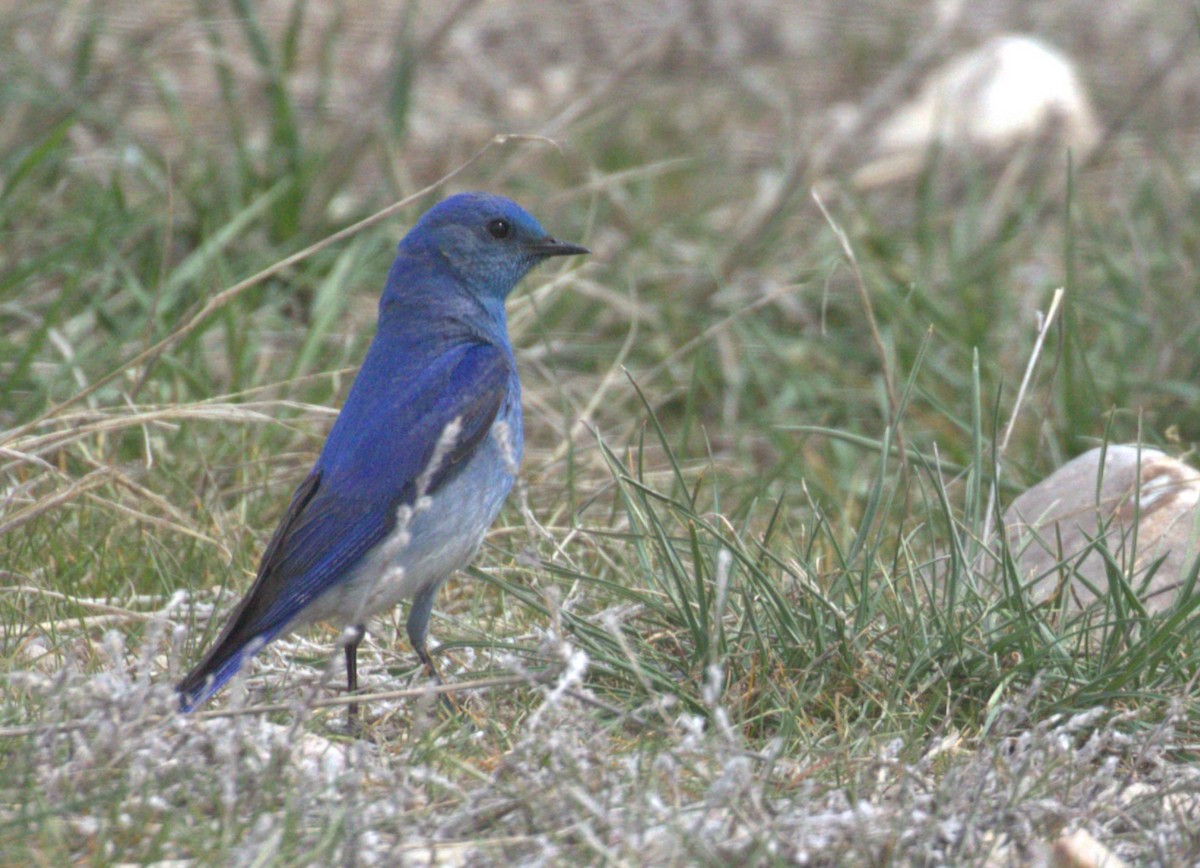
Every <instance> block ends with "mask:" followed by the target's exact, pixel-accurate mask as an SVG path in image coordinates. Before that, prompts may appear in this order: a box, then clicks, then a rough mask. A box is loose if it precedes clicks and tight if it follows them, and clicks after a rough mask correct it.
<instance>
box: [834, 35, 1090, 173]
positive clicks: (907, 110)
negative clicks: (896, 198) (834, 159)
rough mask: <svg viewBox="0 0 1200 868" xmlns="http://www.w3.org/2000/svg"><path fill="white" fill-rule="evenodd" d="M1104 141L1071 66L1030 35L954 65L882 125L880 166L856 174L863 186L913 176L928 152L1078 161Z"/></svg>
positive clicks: (1007, 39) (1005, 39) (1002, 39)
mask: <svg viewBox="0 0 1200 868" xmlns="http://www.w3.org/2000/svg"><path fill="white" fill-rule="evenodd" d="M1099 141H1100V130H1099V126H1098V124H1097V122H1096V116H1095V112H1094V111H1093V109H1092V105H1091V101H1090V100H1089V99H1088V96H1087V92H1086V90H1085V89H1084V86H1083V82H1082V81H1081V79H1080V77H1079V74H1078V73H1077V72H1076V70H1075V67H1074V65H1073V64H1072V63H1071V61H1070V59H1069V58H1068V57H1067V56H1066V55H1065V54H1063V53H1062V52H1060V51H1058V50H1057V49H1055V48H1053V47H1051V46H1050V45H1047V44H1046V43H1044V42H1042V41H1040V40H1037V39H1033V38H1031V37H1029V36H1022V35H1016V34H1005V35H1001V36H997V37H995V38H993V39H991V40H989V41H988V42H986V43H984V44H983V45H981V46H980V47H978V48H976V49H974V50H972V51H969V52H967V53H965V54H960V55H958V56H957V57H954V58H952V59H951V60H950V61H948V62H947V63H945V64H944V65H942V66H940V67H938V68H936V69H935V70H934V71H933V72H931V73H930V74H929V75H928V76H927V78H926V79H925V82H924V84H923V85H922V86H921V88H920V90H919V91H918V93H917V95H916V96H915V97H914V98H913V99H912V100H911V101H909V102H908V103H905V104H904V105H902V106H900V108H898V109H896V110H895V111H894V112H892V114H891V115H890V116H888V117H886V118H885V119H884V121H883V122H882V123H881V124H880V126H879V128H878V131H877V133H876V140H875V154H876V159H875V160H874V161H873V162H871V163H870V164H869V165H867V166H864V167H863V168H862V169H860V170H859V172H858V173H856V175H855V183H856V184H857V185H859V186H860V187H869V186H878V185H881V184H886V183H890V182H892V181H896V180H900V179H903V178H907V177H911V176H912V175H913V174H915V173H916V172H917V171H919V170H920V168H921V167H922V166H923V165H924V164H925V161H926V160H927V159H928V157H929V154H930V151H931V149H933V148H935V147H939V148H942V149H943V150H945V151H946V152H948V153H949V154H951V155H957V156H962V155H974V156H983V157H995V156H997V155H1004V154H1006V153H1009V152H1012V151H1013V150H1014V149H1016V148H1018V146H1022V145H1035V144H1039V143H1047V144H1050V145H1052V146H1053V147H1054V149H1055V150H1056V151H1057V152H1058V153H1060V154H1061V153H1064V152H1065V150H1066V149H1067V148H1070V149H1071V151H1072V153H1073V154H1074V158H1075V159H1076V160H1077V161H1078V160H1080V159H1082V158H1083V157H1084V156H1086V155H1087V154H1088V153H1090V152H1091V151H1092V149H1093V148H1095V147H1096V145H1097V144H1098V143H1099Z"/></svg>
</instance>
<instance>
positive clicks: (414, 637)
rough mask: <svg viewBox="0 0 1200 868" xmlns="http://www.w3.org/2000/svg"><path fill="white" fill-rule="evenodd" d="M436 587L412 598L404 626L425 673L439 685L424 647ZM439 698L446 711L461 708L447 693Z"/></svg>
mask: <svg viewBox="0 0 1200 868" xmlns="http://www.w3.org/2000/svg"><path fill="white" fill-rule="evenodd" d="M437 589H438V585H437V584H433V585H429V586H428V587H426V588H424V589H423V590H421V591H420V592H419V593H418V594H417V595H416V596H415V597H414V598H413V602H412V608H411V609H409V612H408V621H407V623H406V624H405V626H406V627H407V628H408V641H409V642H411V643H412V648H413V652H414V653H415V654H416V655H417V659H418V660H420V661H421V665H422V666H423V667H424V668H425V675H426V676H427V677H428V678H429V679H431V680H432V681H433V683H434V684H437V685H441V684H442V676H441V674H440V673H439V672H438V671H437V667H436V666H434V665H433V660H432V659H430V657H429V651H428V649H427V648H426V647H425V639H426V637H427V636H428V635H429V617H430V614H431V613H432V612H433V598H434V596H435V595H436V594H437ZM441 700H442V705H443V706H444V707H445V708H446V709H447V710H448V711H450V712H452V713H457V712H458V711H460V710H461V709H460V708H459V707H458V704H457V703H456V702H455V701H454V700H453V699H452V698H451V696H450V694H449V693H443V694H442V695H441Z"/></svg>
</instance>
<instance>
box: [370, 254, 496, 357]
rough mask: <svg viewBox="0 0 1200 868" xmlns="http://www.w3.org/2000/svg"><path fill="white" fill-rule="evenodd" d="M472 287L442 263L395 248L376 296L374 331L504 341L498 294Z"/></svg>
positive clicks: (485, 288)
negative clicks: (463, 333)
mask: <svg viewBox="0 0 1200 868" xmlns="http://www.w3.org/2000/svg"><path fill="white" fill-rule="evenodd" d="M487 289H488V288H487V287H478V286H475V285H473V284H472V283H471V282H469V281H468V280H465V279H464V278H463V277H462V276H461V275H459V274H457V273H453V272H451V271H449V270H448V269H447V268H446V267H445V266H444V264H443V263H440V262H438V261H437V260H436V259H430V258H428V257H425V256H405V255H404V254H403V253H401V255H400V256H398V257H397V258H396V261H395V263H393V265H392V269H391V272H390V273H389V274H388V282H387V286H386V287H385V289H384V291H383V297H382V298H381V299H380V300H379V327H380V330H385V329H386V330H402V331H412V330H414V329H416V330H422V329H423V330H426V331H428V332H430V333H434V332H437V333H441V332H442V331H447V332H449V333H457V332H459V331H464V330H465V331H468V332H471V333H474V334H476V335H477V336H478V337H481V338H486V339H487V340H489V341H492V342H495V343H503V342H504V341H505V340H507V334H508V320H507V316H506V314H505V310H504V297H503V296H502V295H499V294H497V293H494V292H488V291H487Z"/></svg>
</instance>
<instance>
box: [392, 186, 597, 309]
mask: <svg viewBox="0 0 1200 868" xmlns="http://www.w3.org/2000/svg"><path fill="white" fill-rule="evenodd" d="M400 250H401V253H404V252H413V253H418V254H424V255H434V256H437V257H439V258H440V259H441V260H442V261H443V262H445V264H446V265H448V266H449V267H450V268H451V270H452V271H454V273H455V274H456V275H457V276H458V277H459V278H460V279H461V280H463V281H464V282H465V283H466V284H468V285H469V286H471V287H472V288H474V289H475V291H476V292H478V293H480V294H481V295H484V296H487V297H489V298H490V299H498V300H500V301H501V302H502V301H503V300H504V298H505V297H506V296H507V295H508V294H509V293H510V292H511V291H512V289H513V287H514V286H516V285H517V283H518V281H520V279H521V278H522V277H524V276H525V275H526V274H527V273H528V272H529V270H530V269H531V268H533V267H534V266H535V265H537V264H538V263H539V262H543V261H544V260H546V259H549V258H550V257H552V256H570V255H573V254H577V253H587V252H589V251H588V249H587V248H586V247H580V246H579V245H578V244H569V243H567V242H565V241H559V240H557V239H555V238H553V237H552V236H551V235H549V234H548V233H547V232H546V230H545V229H543V228H542V227H541V225H540V224H539V223H538V222H537V220H535V219H534V217H533V215H532V214H530V213H529V212H528V211H526V210H525V209H523V208H522V207H521V206H520V205H518V204H517V203H516V202H513V201H511V200H510V199H505V198H504V197H503V196H494V195H491V194H489V193H459V194H458V195H455V196H451V197H450V198H448V199H445V200H443V201H441V202H439V203H438V204H437V205H434V206H433V207H432V208H430V209H429V210H428V211H427V212H425V214H424V215H423V216H422V217H421V219H420V220H418V221H417V224H416V225H415V226H414V227H413V228H412V230H411V231H410V232H409V233H408V235H406V236H405V238H404V240H403V241H401V242H400Z"/></svg>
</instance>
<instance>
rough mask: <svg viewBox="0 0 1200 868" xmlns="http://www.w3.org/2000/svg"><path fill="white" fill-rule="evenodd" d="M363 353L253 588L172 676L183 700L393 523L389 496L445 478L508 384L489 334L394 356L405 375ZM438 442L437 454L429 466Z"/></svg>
mask: <svg viewBox="0 0 1200 868" xmlns="http://www.w3.org/2000/svg"><path fill="white" fill-rule="evenodd" d="M370 362H371V359H370V357H368V360H367V362H365V363H364V365H363V369H362V370H361V371H360V372H359V376H358V378H357V379H356V380H355V383H354V386H353V387H352V388H351V390H350V395H349V396H348V397H347V399H346V405H345V406H344V407H343V408H342V411H341V413H340V414H339V415H338V419H337V421H336V422H335V423H334V427H333V430H331V431H330V434H329V438H328V440H327V441H326V446H325V449H324V450H323V451H322V453H321V457H320V458H319V459H318V461H317V464H316V466H315V467H314V468H313V470H312V472H311V473H310V474H309V476H308V478H307V479H305V480H304V482H303V483H301V485H300V487H299V488H298V489H297V490H296V493H295V494H294V495H293V496H292V501H291V504H290V505H289V506H288V510H287V513H286V514H285V515H284V517H283V520H282V521H281V522H280V524H279V527H278V529H277V530H276V531H275V535H274V536H273V537H272V538H271V542H270V543H269V544H268V545H267V548H266V551H265V552H264V554H263V559H262V564H261V566H260V567H259V570H258V576H257V578H256V579H255V581H254V585H253V587H251V589H250V591H249V593H247V594H246V596H245V598H244V599H243V600H242V601H241V603H239V604H238V607H237V609H236V610H235V611H234V613H233V614H232V616H231V617H230V619H229V623H228V624H227V625H226V627H225V629H224V630H223V631H222V634H221V636H220V637H219V638H218V639H217V641H216V642H215V643H214V645H213V647H212V649H211V650H210V651H209V653H208V654H207V655H206V656H205V658H204V659H203V660H202V661H201V662H200V663H199V664H198V665H197V666H196V668H195V669H194V670H193V671H192V672H191V673H190V674H189V675H188V676H187V677H186V678H185V679H184V680H183V681H182V682H181V683H180V685H179V690H180V692H181V693H182V694H183V697H184V701H185V704H187V705H197V704H199V703H201V702H203V701H204V699H206V698H207V697H208V696H209V695H211V694H212V693H213V692H215V691H216V690H217V689H218V688H219V687H220V686H221V684H222V683H224V681H226V680H228V678H229V677H230V676H231V675H232V674H233V673H234V672H235V671H237V669H238V667H239V666H240V665H241V662H242V660H243V658H244V657H245V656H247V654H248V653H253V651H254V650H257V648H254V649H247V646H248V645H249V644H250V643H252V642H254V641H255V640H258V646H257V647H261V645H262V644H265V643H267V642H270V641H271V640H272V639H274V638H275V637H276V636H277V635H278V634H279V633H280V632H281V631H283V630H284V629H285V628H286V627H287V625H288V623H290V622H291V621H292V620H293V619H294V618H295V617H296V616H297V615H298V614H299V613H300V611H301V610H302V609H304V608H305V607H306V606H307V605H308V604H309V603H311V602H312V601H313V600H314V599H315V598H316V597H318V596H319V595H320V594H321V593H323V592H324V591H326V590H327V589H329V588H330V587H331V586H333V585H335V584H337V583H338V582H339V581H341V580H343V579H344V578H346V577H347V576H348V574H349V573H350V571H351V570H352V568H353V567H354V566H355V565H356V564H357V563H358V562H359V561H360V560H361V559H362V558H363V557H364V556H365V555H366V554H367V553H368V552H369V551H370V550H371V549H372V548H373V547H374V546H376V545H377V544H378V543H380V542H381V541H382V540H383V539H385V538H386V537H387V536H388V535H389V534H390V533H391V532H392V531H393V530H394V529H395V526H396V521H397V510H398V508H399V507H401V506H403V505H405V504H411V503H413V501H414V500H415V498H416V497H417V495H418V493H420V494H433V493H434V492H436V491H437V489H438V488H440V487H441V486H442V485H443V484H445V483H446V482H447V481H448V480H449V479H450V478H451V477H452V476H453V475H454V474H455V472H456V471H457V470H458V469H460V468H461V467H462V466H463V464H464V460H465V459H466V458H468V457H470V455H471V454H472V453H473V452H474V451H475V449H476V448H477V447H478V446H479V445H480V443H481V442H482V441H483V439H484V438H485V437H486V436H488V432H489V431H490V430H491V428H492V424H493V422H494V421H495V419H496V416H497V414H498V413H499V412H500V409H501V407H502V406H503V405H504V402H505V399H506V398H507V396H508V392H509V389H510V372H511V361H510V357H509V355H508V354H507V353H505V352H504V351H503V350H502V349H500V348H499V347H497V346H495V345H493V344H490V343H471V344H467V345H460V346H458V347H455V348H454V349H453V350H451V351H449V352H446V353H443V354H442V355H440V356H439V357H437V358H436V359H434V360H433V361H432V362H427V363H425V364H422V365H421V366H420V367H419V368H417V367H416V366H414V365H404V366H402V367H403V368H405V369H406V370H404V371H403V373H404V374H409V375H411V376H401V377H395V376H390V375H389V373H388V372H387V371H386V370H385V369H384V367H385V366H381V365H371V364H370ZM397 380H399V382H398V381H397ZM389 386H390V388H389ZM454 425H457V434H456V436H454V437H453V439H452V440H450V438H449V437H447V436H446V435H447V434H448V433H450V431H449V430H448V429H450V428H451V426H454ZM439 441H441V442H440V443H439ZM439 449H440V451H441V453H442V454H441V456H440V459H441V460H439V461H438V462H437V465H436V466H433V467H431V466H430V463H431V459H432V458H434V454H435V451H438V450H439ZM419 486H420V487H421V489H420V491H418V488H419ZM210 675H212V676H214V677H213V678H212V680H211V681H209V683H208V685H207V687H206V686H205V682H206V680H208V679H209V676H210ZM198 691H199V695H197V692H198Z"/></svg>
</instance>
